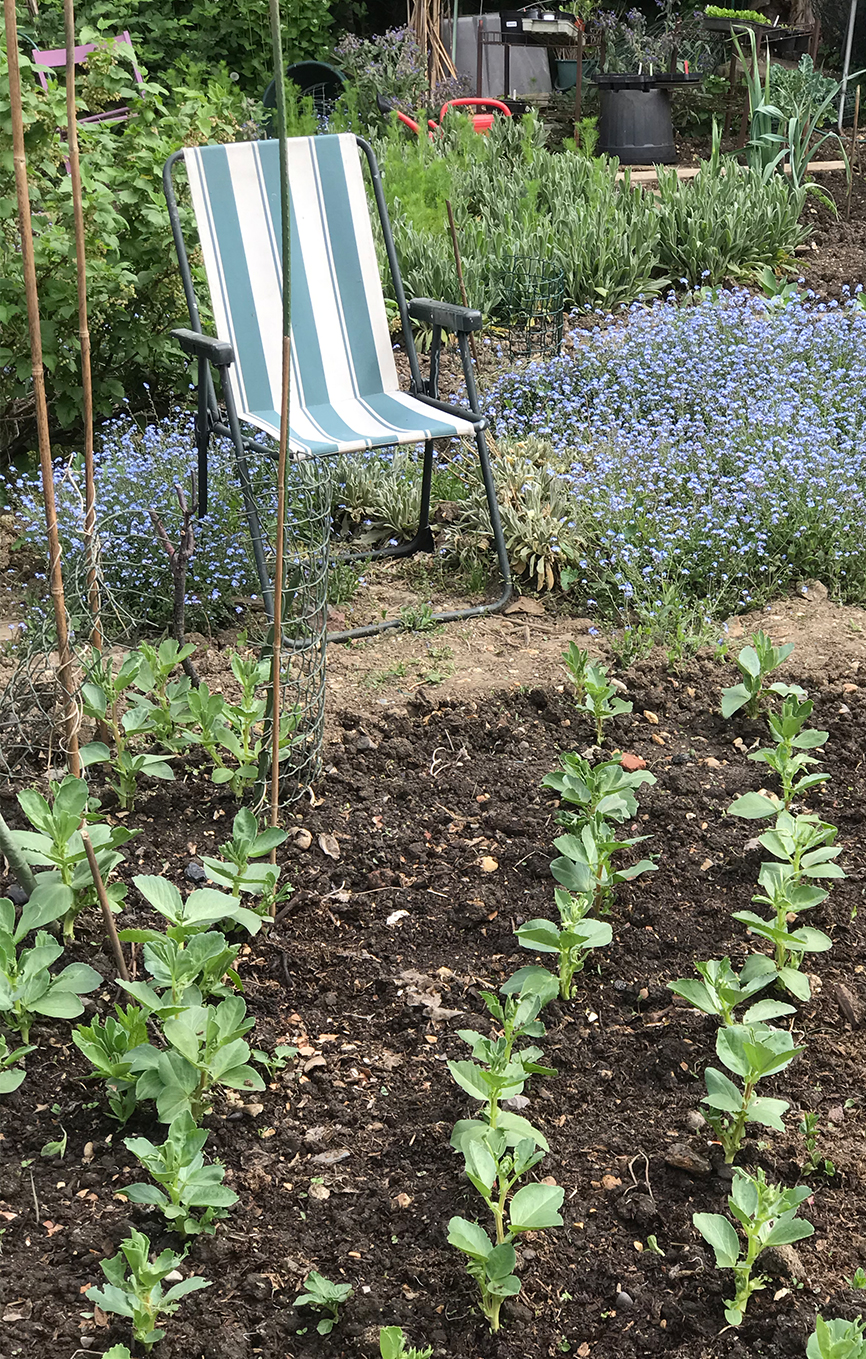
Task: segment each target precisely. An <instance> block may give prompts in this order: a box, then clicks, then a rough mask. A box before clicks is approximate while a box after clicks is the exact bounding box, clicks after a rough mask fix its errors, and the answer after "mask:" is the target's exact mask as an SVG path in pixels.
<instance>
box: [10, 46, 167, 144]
mask: <svg viewBox="0 0 866 1359" xmlns="http://www.w3.org/2000/svg"><path fill="white" fill-rule="evenodd" d="M113 41H114V43H115V46H118V47H119V46H123V47H128V48H129V55H130V60H131V61H132V72H133V76H134V77H135V82H136V84H137V85H143V84H144V80H143V79H142V75H141V71H139V69H138V67H137V66H136V64H135V52H134V51H133V48H132V38H131V37H130V36H129V30H128V29H124V30H123V32H122V33H118V35H117V37H116V38H114V39H113ZM99 46H100V44H98V43H95V42H85V43H81V45H80V46H79V47H76V49H75V64H76V66H81V65H83V63H84V62H86V61H87V58H88V56H89V55H90V53H91V52H95V51H97V49H98V47H99ZM30 56H31V60H32V62H33V64H34V66H35V67H36V76H37V79H38V80H39V83H40V85H41V86H42V88H43V90H47V89H48V79H47V77H46V75H45V71H46V70H51V69H53V68H56V67H64V68H65V66H66V48H65V47H50V48H39V47H34V49H33V51H32V52H31V54H30ZM129 114H130V110H129V109H128V108H126V106H125V105H121V106H120V107H119V108H115V109H106V110H105V111H104V112H103V113H88V114H85V115H84V117H82V118H79V119H78V121H79V123H122V122H125V121H126V119H127V118H128V117H129Z"/></svg>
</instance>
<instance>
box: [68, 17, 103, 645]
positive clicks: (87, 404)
mask: <svg viewBox="0 0 866 1359" xmlns="http://www.w3.org/2000/svg"><path fill="white" fill-rule="evenodd" d="M63 22H64V29H65V41H66V144H67V146H68V147H69V175H70V178H71V180H72V216H73V220H74V223H75V268H76V274H77V280H78V338H79V341H80V344H81V396H82V405H83V415H84V551H85V554H86V557H87V599H88V603H89V604H90V617H91V630H90V641H91V643H92V645H93V646H94V647H96V649H97V651H101V650H102V626H101V623H100V605H99V577H98V574H97V566H96V479H95V476H94V470H93V383H92V380H91V374H90V327H89V326H88V324H87V258H86V254H85V248H84V197H83V194H82V190H81V162H80V160H79V156H78V119H77V117H76V108H75V8H74V0H63Z"/></svg>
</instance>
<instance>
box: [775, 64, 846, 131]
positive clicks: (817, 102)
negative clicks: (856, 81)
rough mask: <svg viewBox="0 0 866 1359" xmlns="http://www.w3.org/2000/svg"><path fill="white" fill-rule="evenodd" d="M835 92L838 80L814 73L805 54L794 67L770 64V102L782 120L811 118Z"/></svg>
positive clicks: (837, 91) (833, 96) (819, 72)
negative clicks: (799, 117)
mask: <svg viewBox="0 0 866 1359" xmlns="http://www.w3.org/2000/svg"><path fill="white" fill-rule="evenodd" d="M838 93H839V82H838V80H834V79H833V78H832V77H831V76H825V75H824V73H823V71H816V70H815V63H814V62H813V60H812V58H811V57H810V56H809V55H808V53H804V54H803V56H802V57H801V58H800V64H799V65H798V66H794V67H790V66H783V65H782V63H781V62H778V61H774V62H771V63H770V99H771V102H772V103H773V104H775V106H776V108H777V109H778V110H779V113H780V115H781V116H782V118H792V117H795V116H801V117H802V116H805V117H813V116H814V115H815V114H816V113H818V112H819V111H820V110H821V109H822V108H823V107H824V104H825V101H826V100H827V99H828V98H830V99H833V98H835V96H836V95H838Z"/></svg>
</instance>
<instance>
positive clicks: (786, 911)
mask: <svg viewBox="0 0 866 1359" xmlns="http://www.w3.org/2000/svg"><path fill="white" fill-rule="evenodd" d="M836 835H837V828H836V827H835V826H833V825H831V824H830V823H829V822H824V821H821V820H819V818H818V817H816V816H811V815H806V814H804V815H801V816H792V815H791V813H790V812H786V811H781V812H779V814H778V816H777V817H776V825H775V827H774V829H772V830H768V831H764V833H763V835H761V836H759V837H758V839H759V843H760V844H761V846H762V847H763V848H764V849H766V850H769V852H770V853H771V854H774V855H775V856H776V859H775V860H768V861H767V862H765V863H762V864H761V868H760V871H759V873H758V885H759V887H761V888H762V889H763V890H762V891H761V892H758V893H757V894H756V895H755V896H753V897H752V901H753V902H755V903H757V904H758V905H760V906H767V907H769V908H770V910H771V912H772V914H771V916H770V918H769V919H767V918H765V917H762V916H759V915H756V914H755V912H754V911H735V912H734V919H735V920H739V921H740V922H741V924H743V925H747V926H748V927H749V929H750V930H751V932H752V934H753V935H756V936H757V937H758V938H761V939H766V940H767V941H768V942H769V943H771V944H772V945H773V948H774V961H775V967H776V971H777V974H778V976H779V980H780V981H781V982H782V984H783V986H785V987H786V989H787V990H788V991H790V992H791V994H792V995H794V996H796V997H797V998H798V999H799V1000H808V999H809V997H810V996H811V989H810V986H809V980H808V977H806V976H805V975H803V974H802V973H801V971H800V967H801V964H802V961H803V957H804V955H805V954H807V953H826V951H827V950H828V949H830V948H832V946H833V941H832V939H830V937H829V935H827V934H825V933H824V932H823V930H817V929H814V928H813V927H812V926H796V927H795V928H792V927H791V917H792V916H793V917H795V922H796V917H798V916H799V915H800V914H801V913H802V912H803V911H807V910H811V909H812V907H814V906H819V905H820V904H821V903H822V902H823V901H824V900H825V899H826V897H827V893H826V892H825V891H824V890H823V888H821V887H819V886H817V885H816V883H817V881H820V880H823V879H835V878H844V876H845V873H844V871H843V870H842V868H840V866H839V865H838V864H837V863H834V862H833V861H834V859H836V857H837V856H838V854H839V853H840V847H839V846H837V845H834V843H833V842H834V840H835V839H836Z"/></svg>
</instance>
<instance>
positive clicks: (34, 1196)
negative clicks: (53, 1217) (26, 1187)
mask: <svg viewBox="0 0 866 1359" xmlns="http://www.w3.org/2000/svg"><path fill="white" fill-rule="evenodd" d="M30 1188H31V1189H32V1190H33V1207H34V1208H35V1209H36V1221H37V1222H38V1221H39V1220H40V1218H41V1216H42V1214H41V1213H40V1211H39V1200H38V1198H37V1197H36V1184H35V1183H34V1180H33V1171H32V1170H31V1172H30Z"/></svg>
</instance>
